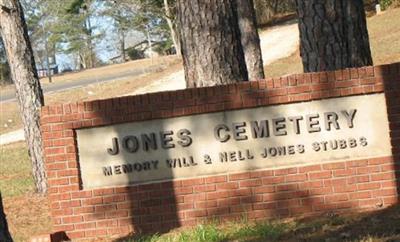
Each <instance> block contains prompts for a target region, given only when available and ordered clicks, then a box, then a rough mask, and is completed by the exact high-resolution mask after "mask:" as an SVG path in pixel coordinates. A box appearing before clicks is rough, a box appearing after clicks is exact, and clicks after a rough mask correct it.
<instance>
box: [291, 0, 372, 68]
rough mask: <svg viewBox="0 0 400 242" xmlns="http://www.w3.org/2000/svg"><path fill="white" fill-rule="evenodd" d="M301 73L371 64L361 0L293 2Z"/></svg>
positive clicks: (297, 0)
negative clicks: (301, 63)
mask: <svg viewBox="0 0 400 242" xmlns="http://www.w3.org/2000/svg"><path fill="white" fill-rule="evenodd" d="M296 5H297V13H298V16H299V30H300V39H301V49H300V50H301V57H302V60H303V68H304V72H315V71H330V70H338V69H344V68H349V67H360V66H367V65H372V57H371V50H370V46H369V38H368V30H367V24H366V18H365V12H364V5H363V1H362V0H352V1H348V0H326V1H318V0H307V1H302V0H296Z"/></svg>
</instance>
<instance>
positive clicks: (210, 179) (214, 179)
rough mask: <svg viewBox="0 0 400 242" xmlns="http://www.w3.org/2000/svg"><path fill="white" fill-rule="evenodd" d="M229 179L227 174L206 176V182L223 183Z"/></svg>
mask: <svg viewBox="0 0 400 242" xmlns="http://www.w3.org/2000/svg"><path fill="white" fill-rule="evenodd" d="M227 180H228V177H227V176H213V177H207V178H205V183H206V184H209V183H222V182H226V181H227Z"/></svg>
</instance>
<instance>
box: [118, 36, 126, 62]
mask: <svg viewBox="0 0 400 242" xmlns="http://www.w3.org/2000/svg"><path fill="white" fill-rule="evenodd" d="M119 43H120V45H121V47H120V48H121V58H122V63H124V62H126V51H125V32H124V30H123V29H120V30H119Z"/></svg>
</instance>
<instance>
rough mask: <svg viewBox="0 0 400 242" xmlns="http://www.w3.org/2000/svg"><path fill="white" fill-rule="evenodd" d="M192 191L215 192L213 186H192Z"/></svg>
mask: <svg viewBox="0 0 400 242" xmlns="http://www.w3.org/2000/svg"><path fill="white" fill-rule="evenodd" d="M193 190H194V192H211V191H215V184H209V185H200V186H194V187H193Z"/></svg>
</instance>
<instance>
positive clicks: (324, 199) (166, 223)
mask: <svg viewBox="0 0 400 242" xmlns="http://www.w3.org/2000/svg"><path fill="white" fill-rule="evenodd" d="M374 95H380V96H382V97H383V104H381V105H379V106H373V105H370V104H368V105H369V106H370V107H369V109H370V111H369V112H370V113H371V115H373V114H374V113H375V111H374V110H376V111H377V112H378V110H380V111H382V112H384V114H385V115H384V116H385V120H388V121H389V122H388V123H387V122H386V123H382V124H381V126H379V124H378V126H376V127H372V128H371V129H370V130H368V129H365V133H366V135H367V134H370V135H371V137H372V136H376V134H380V133H386V134H382V136H381V137H377V138H378V139H379V138H380V139H381V141H382V143H384V144H385V145H384V146H385V147H386V148H387V149H386V148H385V147H383V148H382V147H378V148H377V149H376V152H375V151H373V149H374V147H372V148H370V147H369V146H367V144H366V143H364V144H365V151H366V153H368V152H372V153H371V154H370V155H371V157H363V156H362V154H361V155H360V156H357V158H352V157H353V156H346V157H339V158H338V159H332V160H327V159H322V160H321V162H320V161H319V160H318V159H317V158H315V157H314V156H310V157H311V158H310V161H309V162H308V160H307V159H303V161H302V162H303V163H301V164H297V163H296V159H294V160H293V159H292V158H291V159H292V161H290V162H294V163H288V164H289V165H286V166H285V165H284V157H283V158H281V160H280V161H279V162H281V163H279V165H277V166H274V167H269V166H265V167H264V166H258V165H257V166H255V168H251V169H245V168H243V170H235V169H232V170H231V171H229V172H224V170H223V168H221V169H222V170H219V171H218V172H217V173H215V174H208V175H207V174H206V173H204V174H203V173H199V174H202V175H199V176H197V175H196V176H195V177H191V176H187V175H183V176H182V177H179V176H175V175H171V176H162V175H163V174H161V175H160V174H157V176H156V178H155V179H153V180H151V179H150V180H149V181H145V182H144V184H136V183H140V181H138V180H135V179H134V178H135V177H133V178H132V179H131V180H129V179H126V182H127V183H126V185H121V184H124V183H123V182H124V180H122V181H120V180H118V183H116V184H119V185H116V186H114V187H113V186H110V184H113V183H109V182H104V184H103V183H96V182H95V181H94V180H93V179H92V180H91V179H90V178H85V177H87V176H85V175H86V172H87V171H88V170H89V171H90V169H92V167H91V166H89V167H86V163H84V162H86V160H82V156H84V152H85V151H88V150H89V151H90V150H92V149H93V150H96V149H95V148H96V147H97V146H96V147H95V145H93V146H92V148H91V147H90V146H89V148H80V149H81V150H79V147H83V146H81V143H82V142H81V143H79V142H78V140H79V139H81V138H79V139H78V135H81V133H82V132H85V131H87V130H89V131H90V130H94V131H96V130H98V128H100V129H104V128H105V129H107V128H108V127H111V126H112V127H114V126H115V125H116V126H115V127H117V128H115V129H116V130H118V127H123V125H125V124H127V123H133V124H134V125H136V124H137V125H139V124H140V123H142V122H144V123H146V122H147V121H148V120H161V121H162V120H164V121H165V120H169V119H171V118H178V119H179V118H185V117H192V116H193V115H203V114H207V113H211V114H212V115H214V114H215V115H217V114H218V113H221V112H231V111H232V112H236V111H239V110H248V109H251V108H264V107H267V108H269V107H271V108H272V109H273V108H277V109H279V107H278V106H277V105H281V104H290V105H292V104H293V105H297V103H298V104H299V105H307V102H309V103H313V102H311V101H318V100H321V101H322V100H328V101H329V100H333V99H331V98H339V99H338V100H341V99H342V98H343V99H344V98H348V97H350V98H351V97H355V98H361V99H362V98H366V99H368V97H370V96H374ZM385 102H386V104H385ZM338 113H339V111H338ZM350 114H351V110H349V111H348V115H347V116H346V115H345V117H350V116H349V115H350ZM232 115H234V114H232ZM356 115H357V114H356ZM228 116H229V115H228ZM196 117H197V116H196ZM304 117H306V116H304ZM228 118H229V117H228ZM339 118H340V117H339ZM310 120H311V119H310ZM332 120H334V118H333V119H331V121H332ZM348 120H349V121H351V119H350V118H349V119H348ZM310 122H311V121H310ZM310 122H309V123H308V125H309V126H310V127H311V128H313V127H314V126H313V125H312V123H310ZM332 122H333V121H332ZM338 122H339V121H338ZM343 122H344V121H343ZM360 122H361V121H360ZM276 124H277V123H276ZM328 124H329V123H328ZM118 125H119V126H118ZM121 125H122V126H121ZM277 125H278V124H277ZM332 125H333V126H335V123H334V122H333V123H332ZM340 125H342V126H343V125H348V127H350V126H351V123H341V124H340ZM41 127H42V133H43V139H44V152H45V162H46V170H47V176H48V183H49V195H48V196H49V200H50V206H51V215H52V219H53V224H54V226H53V228H54V232H57V231H65V232H66V234H67V235H68V237H69V238H71V239H80V238H97V237H108V236H123V235H127V234H129V233H134V232H149V231H150V232H162V231H167V230H169V229H172V228H177V227H180V226H188V225H195V224H196V223H201V222H204V221H205V220H207V219H215V218H218V219H221V220H233V219H240V218H243V216H246V217H247V218H249V219H267V218H283V217H295V216H313V215H318V214H321V213H325V212H337V213H342V212H349V211H361V210H370V209H378V208H382V207H387V206H390V205H392V204H395V203H398V202H399V200H398V198H399V193H398V187H400V185H399V180H400V178H399V176H400V174H399V171H400V168H399V166H400V160H399V158H398V155H399V151H400V143H399V142H398V141H399V139H400V64H399V63H396V64H391V65H385V66H378V67H365V68H359V69H346V70H341V71H335V72H323V73H311V74H300V75H292V76H288V77H282V78H277V79H268V80H265V81H257V82H247V83H239V84H234V85H227V86H218V87H208V88H197V89H187V90H180V91H173V92H162V93H155V94H146V95H140V96H133V97H121V98H114V99H108V100H97V101H91V102H83V103H75V104H64V105H54V106H46V107H44V108H43V110H42V115H41ZM221 127H222V126H221ZM94 128H96V129H94ZM275 128H276V131H282V130H279V127H278V126H276V127H275ZM314 128H315V127H314ZM350 128H352V127H350ZM210 129H211V130H212V129H213V127H211V128H210ZM370 131H371V132H372V133H371V132H370ZM99 132H100V131H99ZM373 132H376V134H375V133H373ZM95 133H97V131H96V132H95ZM218 134H220V133H218ZM276 134H279V133H276ZM385 135H386V136H387V137H386V136H385ZM79 137H80V136H79ZM110 137H111V136H110ZM237 137H239V138H240V133H239V134H237ZM316 137H318V136H316ZM382 137H383V138H382ZM385 137H386V138H385ZM220 138H221V137H220ZM361 138H362V137H358V136H357V137H355V139H357V140H356V141H355V142H359V145H360V147H361V146H362V144H363V142H362V140H361ZM358 139H360V140H358ZM97 140H98V139H97ZM347 142H351V141H347ZM385 142H386V143H385ZM375 143H379V142H375ZM109 144H110V146H111V139H110V142H109ZM347 145H348V146H349V144H347ZM288 149H290V148H288ZM306 149H307V148H306ZM300 151H301V150H300ZM300 151H298V152H300ZM311 151H312V150H311ZM311 151H310V152H311ZM314 151H315V150H314ZM89 153H90V152H89ZM92 153H95V154H98V151H96V152H92ZM361 153H362V152H361ZM368 154H369V153H368ZM392 154H393V155H392ZM89 155H90V154H89ZM92 156H93V154H92ZM335 157H336V156H335ZM85 159H86V158H85ZM227 159H228V158H227ZM288 161H289V159H288ZM83 167H85V169H86V170H85V169H82V168H83ZM110 167H111V166H110ZM114 168H115V167H114ZM93 169H94V168H93ZM118 169H120V168H118ZM219 169H220V168H219ZM117 171H118V170H117ZM114 172H115V170H114ZM82 173H85V174H82ZM160 177H161V178H160ZM173 177H178V178H176V179H173ZM188 177H189V178H188ZM159 178H160V179H159ZM85 179H86V180H85ZM102 179H106V176H104V177H103V178H102ZM121 182H122V183H121ZM127 184H131V185H127Z"/></svg>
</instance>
